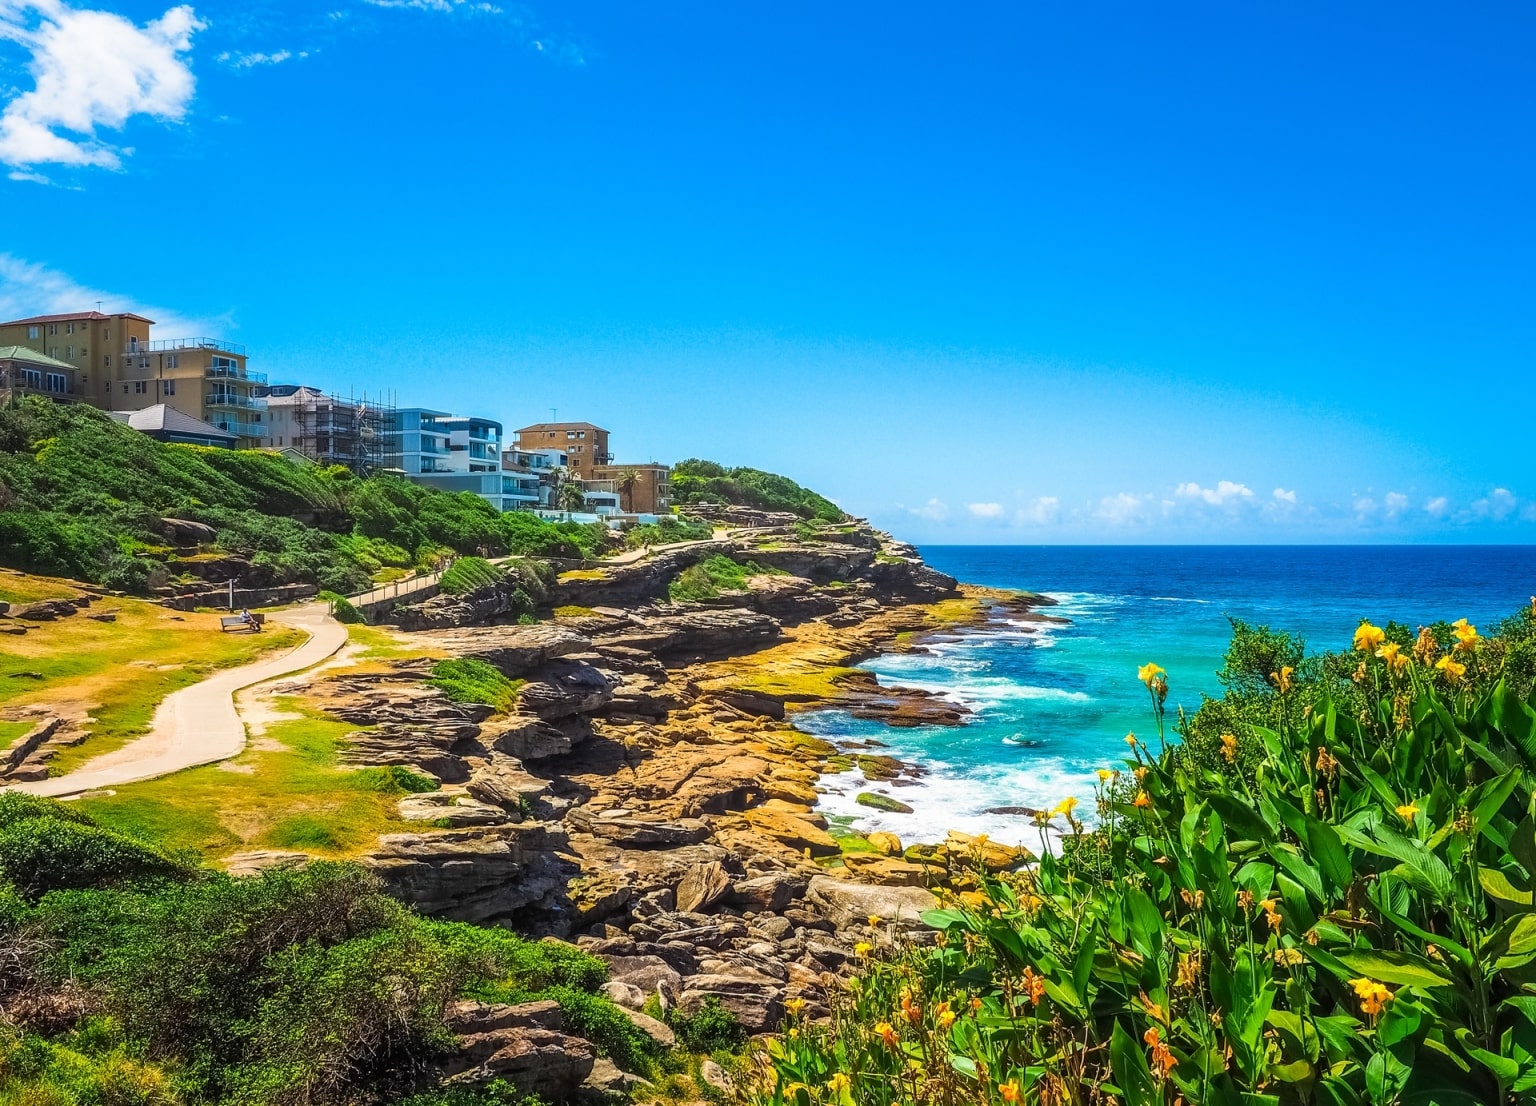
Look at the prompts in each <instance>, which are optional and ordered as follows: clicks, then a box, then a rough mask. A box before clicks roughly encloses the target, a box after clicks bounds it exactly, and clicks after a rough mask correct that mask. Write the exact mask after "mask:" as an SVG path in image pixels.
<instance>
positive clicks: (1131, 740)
mask: <svg viewBox="0 0 1536 1106" xmlns="http://www.w3.org/2000/svg"><path fill="white" fill-rule="evenodd" d="M1125 743H1126V744H1127V745H1129V746H1130V747H1131V748H1133V749H1134V748H1136V735H1135V734H1133V733H1128V734H1126V735H1125Z"/></svg>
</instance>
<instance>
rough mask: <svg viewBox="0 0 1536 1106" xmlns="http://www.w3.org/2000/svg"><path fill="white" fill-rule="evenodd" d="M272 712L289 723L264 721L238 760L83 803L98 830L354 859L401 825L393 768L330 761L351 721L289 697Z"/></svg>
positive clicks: (224, 850) (164, 841)
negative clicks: (101, 827)
mask: <svg viewBox="0 0 1536 1106" xmlns="http://www.w3.org/2000/svg"><path fill="white" fill-rule="evenodd" d="M275 708H276V709H275V710H274V711H273V712H272V713H273V714H274V715H282V716H285V717H288V716H291V717H290V718H289V720H287V721H273V722H270V723H269V724H268V725H267V726H266V732H265V735H264V737H263V738H262V739H261V740H260V741H259V742H253V743H252V744H251V745H250V746H248V747H247V748H246V750H245V751H244V752H243V753H241V754H240V755H239V756H238V757H235V758H233V759H231V760H228V761H224V762H223V763H221V764H214V765H206V766H204V767H201V768H189V769H187V770H186V771H184V772H177V773H175V774H174V775H170V776H163V777H161V778H159V779H155V780H144V781H142V782H140V783H131V784H125V785H123V786H121V787H119V788H117V789H116V791H115V793H114V794H111V795H100V796H86V797H85V798H82V799H81V800H80V804H81V806H82V807H83V808H84V810H85V811H86V813H88V814H89V815H91V817H93V818H95V819H96V820H97V821H99V822H100V823H101V824H102V825H104V826H107V827H109V828H111V829H115V830H119V831H121V832H123V833H129V834H133V835H135V836H137V837H140V838H144V839H146V840H150V841H154V842H156V843H157V844H160V845H162V846H164V847H166V848H168V849H173V850H190V851H193V852H196V853H198V854H200V855H201V856H203V857H204V858H205V859H208V860H216V859H218V858H220V857H225V856H228V855H230V854H231V853H235V852H240V851H242V850H245V849H257V848H270V849H297V850H301V851H304V852H310V853H314V854H316V855H319V856H326V857H338V858H344V857H352V856H356V855H358V854H359V853H361V852H363V851H365V850H366V849H367V848H369V847H370V846H371V845H372V844H373V842H374V841H376V840H377V839H378V836H379V834H381V833H387V832H392V831H395V830H399V829H401V828H403V826H404V825H405V823H402V822H401V821H400V820H399V818H398V817H397V815H396V804H397V802H398V800H399V798H400V796H401V795H403V794H405V793H406V792H405V789H404V788H402V787H401V786H400V784H399V782H398V780H397V777H396V776H395V774H394V773H392V772H391V771H390V770H389V769H386V768H361V769H357V768H344V767H340V766H339V765H338V763H337V761H338V753H339V748H340V744H341V739H342V737H343V736H344V735H345V734H348V733H351V732H353V731H355V730H357V729H358V727H357V726H355V725H353V724H352V723H350V722H343V721H340V720H338V719H335V718H330V717H328V716H326V715H324V714H321V713H319V712H317V711H313V710H308V709H306V708H305V707H304V706H303V705H302V704H300V703H299V702H298V701H297V700H294V699H280V700H278V701H277V702H276V704H275Z"/></svg>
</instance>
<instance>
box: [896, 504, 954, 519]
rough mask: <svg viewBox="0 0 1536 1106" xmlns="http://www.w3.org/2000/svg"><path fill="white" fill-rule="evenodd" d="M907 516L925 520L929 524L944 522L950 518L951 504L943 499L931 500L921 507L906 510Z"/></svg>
mask: <svg viewBox="0 0 1536 1106" xmlns="http://www.w3.org/2000/svg"><path fill="white" fill-rule="evenodd" d="M906 511H907V514H909V515H916V516H917V517H918V518H925V519H927V520H928V521H929V522H943V521H944V520H945V519H947V518H948V517H949V504H947V503H945V502H944V501H943V500H942V499H930V500H929V501H928V502H927V503H924V504H923V505H922V506H921V507H908V508H906Z"/></svg>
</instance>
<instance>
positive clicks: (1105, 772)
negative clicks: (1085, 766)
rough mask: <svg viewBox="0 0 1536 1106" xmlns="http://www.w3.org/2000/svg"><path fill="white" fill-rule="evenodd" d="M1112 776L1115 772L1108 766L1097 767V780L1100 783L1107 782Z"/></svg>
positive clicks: (1113, 776)
mask: <svg viewBox="0 0 1536 1106" xmlns="http://www.w3.org/2000/svg"><path fill="white" fill-rule="evenodd" d="M1114 778H1115V774H1114V773H1113V772H1111V771H1110V770H1109V769H1108V768H1100V769H1099V782H1100V783H1108V782H1109V781H1110V780H1112V779H1114Z"/></svg>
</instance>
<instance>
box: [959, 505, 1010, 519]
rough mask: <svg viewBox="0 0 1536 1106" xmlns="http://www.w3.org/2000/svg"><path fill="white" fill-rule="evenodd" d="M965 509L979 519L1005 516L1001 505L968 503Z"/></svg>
mask: <svg viewBox="0 0 1536 1106" xmlns="http://www.w3.org/2000/svg"><path fill="white" fill-rule="evenodd" d="M965 509H966V510H967V511H969V512H971V514H973V515H975V516H976V517H977V518H1001V517H1002V514H1003V505H1002V504H1001V503H967V504H966V505H965Z"/></svg>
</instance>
